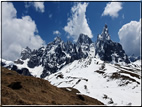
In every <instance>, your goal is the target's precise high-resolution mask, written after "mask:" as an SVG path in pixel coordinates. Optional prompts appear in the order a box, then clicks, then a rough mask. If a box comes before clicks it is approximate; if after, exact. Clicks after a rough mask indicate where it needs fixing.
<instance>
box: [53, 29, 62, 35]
mask: <svg viewBox="0 0 142 107" xmlns="http://www.w3.org/2000/svg"><path fill="white" fill-rule="evenodd" d="M53 34H54V35H60V34H61V33H60V32H59V31H58V30H56V31H53Z"/></svg>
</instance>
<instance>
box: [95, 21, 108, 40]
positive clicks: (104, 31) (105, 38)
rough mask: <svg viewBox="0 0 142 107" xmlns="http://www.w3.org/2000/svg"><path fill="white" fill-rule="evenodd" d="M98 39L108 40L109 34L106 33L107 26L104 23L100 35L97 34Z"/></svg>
mask: <svg viewBox="0 0 142 107" xmlns="http://www.w3.org/2000/svg"><path fill="white" fill-rule="evenodd" d="M98 39H100V40H103V41H105V40H110V35H109V33H108V26H107V25H106V24H105V26H104V28H103V31H102V33H101V35H98Z"/></svg>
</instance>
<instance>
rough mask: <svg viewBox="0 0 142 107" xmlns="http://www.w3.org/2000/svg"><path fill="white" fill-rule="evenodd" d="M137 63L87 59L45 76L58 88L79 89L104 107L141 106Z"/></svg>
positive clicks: (139, 76) (139, 70) (139, 74)
mask: <svg viewBox="0 0 142 107" xmlns="http://www.w3.org/2000/svg"><path fill="white" fill-rule="evenodd" d="M138 64H140V62H137V63H135V64H134V65H135V66H134V65H133V64H128V65H127V66H124V65H120V64H111V63H106V62H104V61H102V60H100V59H96V58H86V59H80V60H76V61H74V62H73V63H71V64H68V65H66V66H65V67H63V68H62V69H61V70H60V71H58V72H56V73H54V74H51V75H49V76H47V77H46V78H45V79H46V80H48V81H49V82H50V83H51V84H52V85H54V86H57V87H59V88H61V87H72V88H75V89H78V90H79V91H80V92H81V93H82V94H83V95H87V96H90V97H92V98H96V99H98V100H99V101H101V102H103V103H104V104H105V105H107V106H116V105H119V106H122V105H123V106H134V105H135V106H138V105H139V106H140V105H141V66H138Z"/></svg>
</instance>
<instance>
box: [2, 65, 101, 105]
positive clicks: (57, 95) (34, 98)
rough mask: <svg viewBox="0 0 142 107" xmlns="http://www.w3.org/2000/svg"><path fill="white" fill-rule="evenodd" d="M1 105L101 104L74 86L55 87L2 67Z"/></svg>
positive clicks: (41, 80)
mask: <svg viewBox="0 0 142 107" xmlns="http://www.w3.org/2000/svg"><path fill="white" fill-rule="evenodd" d="M1 73H2V78H1V81H2V84H1V104H2V105H103V103H101V102H100V101H98V100H96V99H94V98H91V97H88V96H85V95H82V94H80V92H79V91H78V90H76V89H74V88H71V87H68V88H57V87H55V86H53V85H51V84H50V83H49V82H48V81H46V80H43V79H40V78H35V77H28V76H23V75H19V74H18V73H16V72H15V71H11V70H8V69H6V68H3V67H2V72H1Z"/></svg>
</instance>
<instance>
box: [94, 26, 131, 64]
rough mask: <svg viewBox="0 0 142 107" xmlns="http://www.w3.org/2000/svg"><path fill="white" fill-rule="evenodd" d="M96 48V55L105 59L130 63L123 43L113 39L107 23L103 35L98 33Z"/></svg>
mask: <svg viewBox="0 0 142 107" xmlns="http://www.w3.org/2000/svg"><path fill="white" fill-rule="evenodd" d="M95 49H96V50H95V56H96V57H98V58H100V59H101V60H103V61H108V62H112V63H119V62H125V63H130V61H129V59H128V56H127V55H126V53H125V51H124V50H123V48H122V46H121V44H120V43H116V42H113V41H112V40H111V38H110V35H109V33H108V27H107V25H105V27H104V29H103V31H102V33H101V35H98V38H97V42H96V44H95Z"/></svg>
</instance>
